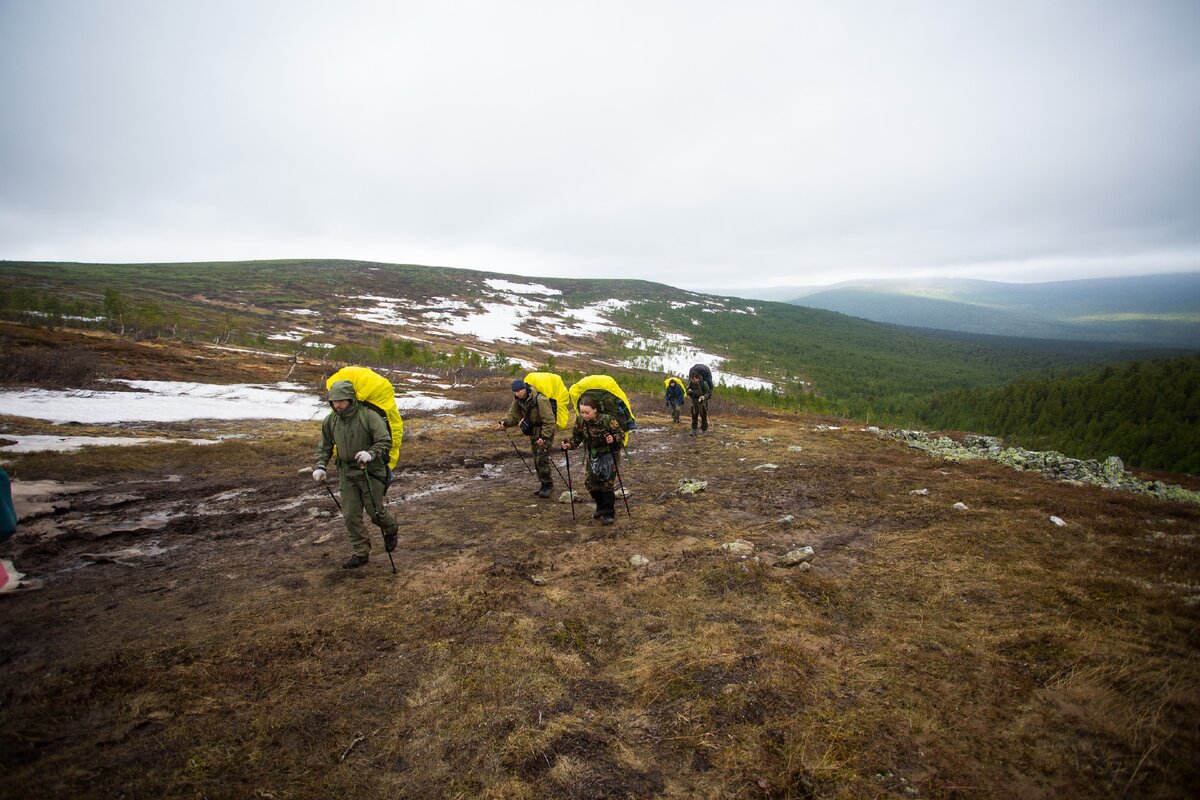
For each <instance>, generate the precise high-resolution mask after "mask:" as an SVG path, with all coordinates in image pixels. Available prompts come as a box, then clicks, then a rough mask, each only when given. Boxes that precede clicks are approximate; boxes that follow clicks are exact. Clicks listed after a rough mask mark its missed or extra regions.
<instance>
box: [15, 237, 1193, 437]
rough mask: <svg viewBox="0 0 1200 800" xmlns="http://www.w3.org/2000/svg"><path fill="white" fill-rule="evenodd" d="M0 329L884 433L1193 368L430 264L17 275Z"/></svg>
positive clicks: (1144, 354) (1127, 355)
mask: <svg viewBox="0 0 1200 800" xmlns="http://www.w3.org/2000/svg"><path fill="white" fill-rule="evenodd" d="M0 277H2V278H3V280H2V281H0V317H3V318H6V319H9V320H12V321H17V322H21V323H24V324H39V325H50V326H56V325H57V326H63V325H69V326H72V327H85V328H86V327H88V326H92V327H102V328H105V329H108V330H113V331H116V332H118V333H124V334H126V335H132V336H137V337H150V338H156V337H162V338H183V339H190V340H206V341H209V342H212V343H216V344H219V345H222V346H238V347H243V348H255V349H260V350H270V351H276V352H289V353H291V352H295V353H299V354H303V355H307V356H308V357H313V358H316V357H319V358H321V359H323V360H324V359H326V358H328V359H329V360H331V361H343V362H359V363H380V364H386V363H392V362H396V363H398V362H399V361H403V362H404V363H407V364H409V365H410V366H412V365H415V366H425V365H429V366H439V367H464V368H465V367H471V368H479V369H509V368H511V369H512V370H527V369H533V368H550V369H554V370H555V371H558V372H563V373H573V374H587V373H589V372H595V371H604V372H609V373H612V374H619V375H621V376H622V377H621V379H622V381H629V382H630V383H631V384H633V385H634V386H635V387H636V386H637V385H639V384H641V385H644V388H645V389H646V390H649V389H650V388H653V387H658V389H657V391H661V385H662V377H663V375H664V374H684V373H686V370H687V369H688V367H689V366H690V365H691V364H692V363H696V362H704V363H708V364H709V365H710V366H711V367H713V370H714V372H715V374H716V375H717V379H718V381H720V382H723V383H724V384H725V386H724V388H723V389H722V396H723V397H726V398H737V397H743V398H745V399H747V400H752V401H754V402H758V403H766V404H770V405H775V406H779V407H785V408H792V409H805V410H812V411H819V412H823V413H824V412H828V413H834V414H839V415H844V416H859V417H861V418H869V419H872V420H878V419H880V418H881V417H887V418H899V417H902V416H904V415H909V414H911V412H912V411H913V409H914V408H915V404H916V402H917V399H918V398H921V397H925V396H928V395H930V394H933V393H936V392H943V391H951V390H955V389H968V388H975V387H996V386H1000V385H1002V384H1003V383H1005V382H1007V381H1010V380H1012V379H1014V378H1016V377H1017V376H1019V375H1022V374H1024V373H1028V372H1030V371H1035V370H1047V369H1056V368H1063V367H1071V366H1076V365H1083V364H1093V363H1108V362H1113V361H1126V360H1133V359H1138V358H1148V357H1155V356H1169V355H1177V354H1178V353H1177V352H1173V351H1167V350H1164V349H1161V348H1157V349H1155V348H1145V347H1133V346H1127V345H1113V344H1110V343H1105V342H1079V341H1073V342H1072V341H1057V342H1052V341H1045V340H1033V339H1013V338H1000V337H989V336H981V335H978V334H953V335H950V334H945V333H940V332H934V331H917V330H912V329H905V328H900V327H896V326H894V325H887V324H881V323H878V322H869V321H866V320H862V319H855V318H853V317H851V316H847V315H845V314H840V313H834V312H831V311H826V310H821V309H815V308H802V307H799V306H796V305H790V304H786V303H774V302H768V301H746V300H739V299H736V298H729V297H721V296H717V295H705V294H699V293H695V292H689V291H684V290H681V289H677V288H674V287H671V286H667V285H664V284H658V283H651V282H649V281H637V280H603V279H560V278H537V279H530V278H522V277H518V276H513V275H503V274H499V273H490V272H482V271H475V270H465V269H451V268H443V267H429V266H421V265H413V264H382V263H374V262H361V261H333V260H292V261H255V262H221V263H191V264H65V263H36V262H0Z"/></svg>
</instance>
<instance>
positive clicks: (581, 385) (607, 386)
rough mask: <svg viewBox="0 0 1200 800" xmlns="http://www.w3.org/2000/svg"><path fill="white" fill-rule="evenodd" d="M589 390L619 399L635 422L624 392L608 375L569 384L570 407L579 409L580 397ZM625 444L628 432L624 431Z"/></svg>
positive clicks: (589, 377) (591, 377)
mask: <svg viewBox="0 0 1200 800" xmlns="http://www.w3.org/2000/svg"><path fill="white" fill-rule="evenodd" d="M589 389H602V390H604V391H606V392H609V393H610V394H613V395H616V396H617V397H619V398H621V402H623V403H624V404H625V408H626V409H627V410H628V411H629V418H630V419H631V420H634V421H635V422H636V419H635V417H634V416H633V406H632V405H630V403H629V398H628V397H626V396H625V392H623V391H621V387H620V386H618V385H617V382H616V381H615V380H613V379H612V378H610V377H609V376H608V375H588V376H587V377H586V378H580V379H579V381H578V382H577V383H573V384H571V388H570V389H568V390H567V391H568V393H569V394H570V395H571V405H573V406H575V409H576V411H578V409H579V398H580V396H581V395H582V394H583V393H584V392H586V391H588V390H589ZM624 443H625V444H629V431H625V440H624Z"/></svg>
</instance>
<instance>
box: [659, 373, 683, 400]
mask: <svg viewBox="0 0 1200 800" xmlns="http://www.w3.org/2000/svg"><path fill="white" fill-rule="evenodd" d="M663 386H665V387H666V388H667V397H668V398H670V392H671V387H672V386H674V387H676V388H677V389H678V390H679V392H678V397H677V398H676V399H677V400H678V401H679V402H680V403H683V397H684V395H685V394H687V386H686V385H685V384H684V382H683V381H681V380H679V378H676V377H674V376H672V377H670V378H667V379H666V380H665V381H663Z"/></svg>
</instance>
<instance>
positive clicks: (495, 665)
mask: <svg viewBox="0 0 1200 800" xmlns="http://www.w3.org/2000/svg"><path fill="white" fill-rule="evenodd" d="M497 394H498V395H500V396H501V397H503V394H504V393H503V391H502V390H498V391H497ZM494 418H495V417H494V415H484V414H479V413H475V414H463V415H455V416H448V415H442V416H432V415H431V416H427V417H424V418H419V419H411V420H408V421H407V424H406V429H407V434H408V436H407V438H406V441H405V444H404V447H403V449H402V452H401V464H400V471H399V475H398V478H397V481H396V483H395V484H394V485H393V487H392V489H391V491H390V492H389V502H390V506H391V508H392V510H393V511H394V512H395V513H396V514H397V516H398V517H399V519H400V520H401V537H400V545H399V547H398V549H397V550H396V552H395V554H394V555H395V561H396V567H397V570H398V573H397V574H396V575H393V574H392V572H391V569H390V567H389V564H388V559H387V557H386V555H385V554H384V553H383V552H382V549H381V547H380V546H379V545H378V534H377V531H376V532H375V533H376V542H377V546H376V550H375V552H374V553H373V554H372V557H371V562H370V564H369V566H367V567H365V568H363V569H360V570H355V571H348V570H343V569H340V563H341V561H342V559H343V558H344V557H345V556H346V555H347V554H348V548H347V546H346V541H345V534H344V530H343V525H342V522H341V520H340V519H339V518H338V517H337V516H336V512H335V515H334V516H332V517H325V516H320V513H321V512H322V511H334V508H333V502H332V500H331V499H330V497H329V496H328V495H327V494H325V493H324V492H323V491H322V490H320V489H319V488H317V487H316V486H315V485H314V484H313V483H312V481H311V480H310V479H308V478H307V477H306V476H298V474H297V471H298V469H299V468H302V467H304V466H305V465H308V464H310V463H311V455H310V453H311V449H312V446H313V444H314V442H315V439H316V431H317V426H316V424H315V423H303V424H292V423H272V424H270V425H267V426H257V425H254V426H250V425H247V424H246V423H221V424H217V427H220V426H221V425H224V426H225V429H226V430H227V431H231V432H232V431H237V432H252V433H254V435H255V436H254V438H251V439H245V440H231V441H226V442H223V443H220V444H215V445H211V446H206V447H195V446H188V445H149V446H144V447H140V448H103V449H92V450H89V451H86V452H84V453H83V454H60V455H37V456H25V457H22V458H20V459H18V460H17V461H16V463H15V464H14V467H15V469H16V472H17V474H18V475H19V476H20V477H21V478H22V479H24V480H26V481H32V480H34V479H43V478H60V479H64V480H68V481H71V482H82V483H84V484H87V486H84V487H82V488H81V487H78V486H77V487H75V491H74V492H73V493H71V494H69V495H67V494H63V495H61V496H60V497H57V498H53V499H57V500H58V501H59V507H58V509H57V510H56V512H55V513H53V514H47V515H44V516H42V517H40V518H38V519H34V520H31V521H30V522H29V523H27V524H26V525H24V526H23V528H22V531H21V532H20V533H18V536H17V537H16V538H15V539H14V540H12V541H10V542H9V543H7V544H5V545H3V546H2V548H0V555H5V556H10V557H11V556H14V555H15V556H16V557H17V560H18V563H19V565H20V566H21V568H22V569H23V571H25V572H26V573H29V574H30V575H31V576H32V577H39V578H42V579H44V581H45V585H44V587H43V588H42V589H40V590H37V591H32V592H28V593H22V594H18V595H16V596H6V597H3V598H0V614H2V617H0V619H2V621H0V632H2V635H0V673H2V675H3V679H2V680H0V700H2V704H0V762H2V763H0V766H2V768H3V774H4V778H3V781H4V787H5V790H6V794H8V795H9V796H14V797H16V796H42V797H111V798H116V797H130V798H133V797H160V796H161V797H207V798H224V797H229V798H234V797H263V798H327V797H364V798H370V797H379V798H385V797H387V798H392V797H431V798H432V797H492V798H501V797H504V798H521V797H528V798H535V797H570V798H593V797H596V798H599V797H658V796H661V797H707V798H730V797H735V798H785V797H821V798H825V797H847V798H849V797H940V798H951V797H962V798H968V797H1022V798H1052V797H1054V798H1059V797H1066V798H1072V797H1076V798H1095V797H1164V798H1166V797H1192V796H1195V794H1196V792H1197V789H1198V788H1200V766H1198V763H1197V761H1196V758H1195V755H1196V753H1197V752H1200V723H1198V720H1200V659H1198V658H1197V656H1198V653H1200V625H1198V624H1197V623H1198V622H1200V602H1198V601H1200V557H1198V550H1200V540H1198V539H1197V534H1198V533H1200V508H1197V507H1194V506H1186V505H1180V504H1173V503H1167V502H1163V501H1159V500H1155V499H1152V498H1147V497H1141V496H1135V495H1129V494H1121V493H1116V492H1112V491H1106V490H1101V489H1095V488H1083V487H1075V486H1068V485H1063V484H1056V483H1052V482H1049V481H1047V480H1044V479H1043V478H1041V477H1039V476H1037V475H1033V474H1024V473H1015V472H1012V471H1010V470H1008V469H1007V468H1005V467H1002V466H999V465H996V464H992V463H987V462H971V463H965V464H954V463H948V462H943V461H938V460H934V459H932V458H930V457H929V456H927V455H925V454H923V453H920V452H917V451H913V450H909V449H907V448H905V447H904V446H903V445H901V444H899V443H896V442H892V441H884V440H881V439H879V438H877V437H876V436H874V435H872V434H870V433H868V432H865V431H862V430H861V429H859V428H858V427H843V428H841V429H837V430H828V429H825V430H822V429H820V426H818V425H817V424H816V423H817V421H816V420H812V419H808V418H804V417H801V416H786V415H785V416H754V415H730V414H727V415H725V416H723V417H718V418H717V419H716V420H715V425H714V428H713V430H712V431H711V432H710V433H709V434H708V435H707V436H701V437H696V438H692V437H690V436H687V435H686V423H685V424H681V425H673V424H672V423H671V422H670V421H669V418H667V417H666V416H665V415H663V414H662V413H661V412H657V411H654V410H644V411H643V413H641V414H640V423H641V426H642V430H640V431H639V432H637V433H635V434H634V440H633V441H634V446H633V448H632V452H631V457H630V459H629V460H624V461H622V462H621V476H622V479H623V482H624V484H625V486H626V488H627V489H628V490H629V493H630V496H629V498H628V502H629V510H628V512H627V511H626V508H625V505H624V504H623V503H620V502H619V503H618V511H619V514H618V520H617V524H616V525H615V526H613V527H602V526H600V525H599V524H598V523H597V522H594V521H593V520H592V518H591V510H592V509H591V505H590V503H588V504H580V505H577V506H576V507H575V517H576V518H575V519H574V520H572V517H571V509H570V506H569V505H566V504H560V503H558V502H553V501H551V500H538V499H537V498H535V497H533V495H532V493H531V492H532V490H533V489H534V488H536V481H535V480H534V479H533V478H532V477H531V476H530V475H529V474H528V473H527V472H526V469H525V467H524V466H523V465H522V462H521V460H520V459H519V458H518V456H517V453H516V452H515V451H514V449H513V447H512V446H511V444H510V443H509V442H508V441H506V440H505V435H504V434H503V433H500V432H498V431H495V430H494V429H491V428H489V427H488V426H489V424H490V423H491V421H492V420H494ZM251 429H252V430H251ZM518 446H520V447H521V449H522V451H525V450H526V449H527V444H523V443H522V442H520V441H518ZM795 448H799V450H796V449H795ZM526 458H528V455H527V454H526ZM555 461H556V463H557V465H558V466H559V467H560V468H562V467H564V466H565V465H564V461H563V457H562V455H558V456H557V457H556V458H555ZM767 464H771V465H774V467H769V466H766V467H761V468H757V469H756V467H760V466H761V465H767ZM571 470H572V477H573V479H574V480H575V481H577V482H579V483H580V484H581V483H582V480H581V479H582V462H581V461H580V460H579V455H578V453H576V454H575V458H574V461H573V462H572V466H571ZM564 474H565V469H564ZM168 476H178V477H177V478H176V477H168ZM556 477H557V476H556ZM684 478H691V479H697V480H703V481H708V486H707V488H706V489H705V490H704V491H702V492H700V493H698V494H695V495H691V496H684V495H681V494H680V493H679V492H678V491H677V489H678V485H679V481H680V480H681V479H684ZM68 488H69V487H68ZM920 489H927V490H928V494H914V493H913V492H914V491H915V490H920ZM564 490H565V485H564V484H563V482H562V481H561V480H559V483H558V486H557V491H564ZM556 496H557V492H556ZM957 502H961V503H964V504H966V506H967V507H968V508H967V510H965V511H961V510H955V509H954V508H953V507H952V506H953V505H954V504H955V503H957ZM67 504H69V507H67ZM1051 515H1055V516H1058V517H1060V518H1061V519H1062V520H1064V521H1065V522H1066V525H1065V526H1064V527H1058V526H1056V525H1054V524H1052V523H1051V522H1050V520H1049V517H1050V516H1051ZM735 539H743V540H746V541H748V542H750V543H752V544H753V545H754V547H755V550H754V552H753V554H752V555H749V556H740V555H736V554H734V553H731V552H729V551H727V550H725V549H722V547H721V545H722V544H724V543H727V542H731V541H733V540H735ZM803 545H811V546H812V547H813V548H814V549H815V551H816V559H815V560H814V561H813V562H812V567H811V569H809V570H808V571H800V570H801V569H802V568H792V569H785V568H782V567H778V566H774V565H773V564H774V562H775V560H776V559H777V558H779V557H781V556H782V555H783V554H784V553H785V552H787V551H789V550H791V549H793V548H795V547H798V546H803ZM635 554H640V555H643V556H645V557H646V558H647V559H649V564H648V565H647V566H644V567H641V568H636V567H634V566H632V565H631V564H630V562H629V558H630V556H632V555H635Z"/></svg>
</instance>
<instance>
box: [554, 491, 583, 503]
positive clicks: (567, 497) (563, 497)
mask: <svg viewBox="0 0 1200 800" xmlns="http://www.w3.org/2000/svg"><path fill="white" fill-rule="evenodd" d="M572 496H574V498H575V502H576V503H582V502H583V495H581V494H580V493H579V492H575V491H566V492H563V493H562V494H560V495H559V496H558V502H560V503H569V502H571V498H572Z"/></svg>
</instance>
